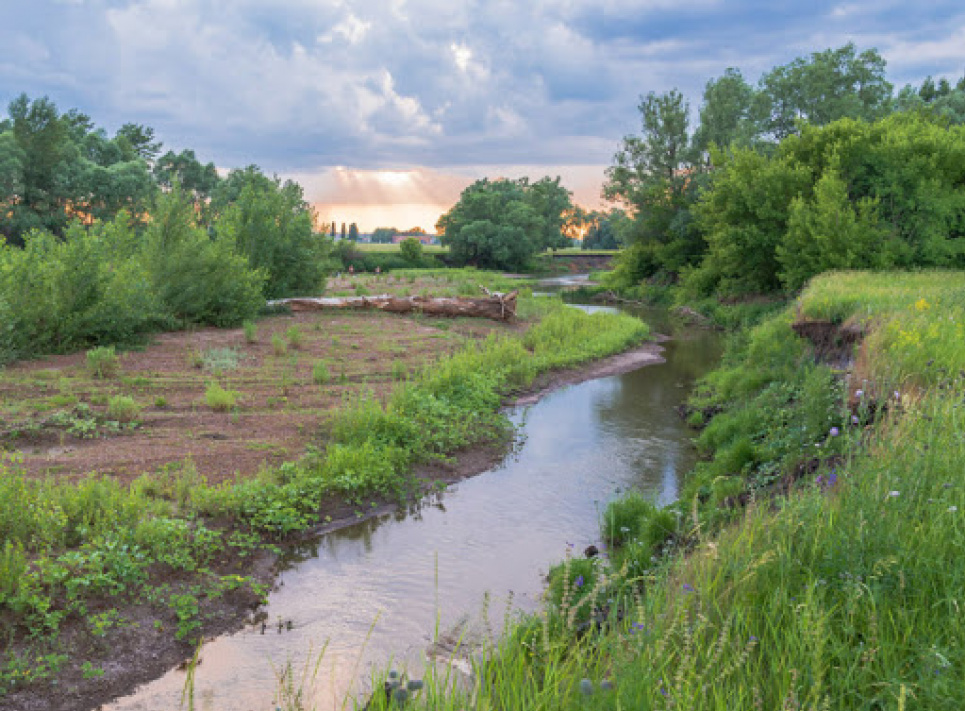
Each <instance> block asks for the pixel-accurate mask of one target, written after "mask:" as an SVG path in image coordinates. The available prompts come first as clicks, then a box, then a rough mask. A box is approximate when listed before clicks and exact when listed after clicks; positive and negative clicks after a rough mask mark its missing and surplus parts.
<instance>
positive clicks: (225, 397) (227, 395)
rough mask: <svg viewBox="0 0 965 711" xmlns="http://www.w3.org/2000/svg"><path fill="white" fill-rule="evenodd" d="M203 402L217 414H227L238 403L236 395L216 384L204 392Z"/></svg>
mask: <svg viewBox="0 0 965 711" xmlns="http://www.w3.org/2000/svg"><path fill="white" fill-rule="evenodd" d="M204 401H205V402H206V403H207V405H208V407H210V408H211V409H212V410H215V411H217V412H227V411H228V410H230V409H232V408H233V407H235V405H237V403H238V393H237V392H235V391H234V390H225V389H224V388H223V387H221V385H219V384H218V383H211V385H209V386H208V389H207V390H205V392H204Z"/></svg>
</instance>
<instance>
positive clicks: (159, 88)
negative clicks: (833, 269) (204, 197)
mask: <svg viewBox="0 0 965 711" xmlns="http://www.w3.org/2000/svg"><path fill="white" fill-rule="evenodd" d="M849 41H850V42H854V43H855V44H856V46H857V48H858V49H859V50H863V49H867V48H871V47H874V48H877V49H878V51H879V52H880V53H881V54H882V56H883V57H884V58H885V59H886V60H887V62H888V71H887V75H888V79H889V80H890V81H891V82H892V83H893V84H895V86H896V87H901V86H903V85H904V84H906V83H918V82H920V81H921V80H922V79H923V78H924V77H925V76H927V75H932V76H934V77H935V78H936V79H937V78H938V77H947V78H949V79H950V80H953V81H956V80H957V79H958V78H959V77H961V76H962V75H963V74H965V4H963V3H961V1H960V0H954V1H945V0H931V1H928V2H924V3H918V4H917V5H915V6H913V5H912V3H909V2H908V1H907V0H901V1H900V2H896V1H893V0H856V1H854V2H847V1H845V2H825V1H823V0H814V1H812V2H799V1H798V0H768V1H765V2H756V1H751V0H743V1H739V2H737V1H727V2H724V1H723V0H718V1H715V0H689V1H688V2H680V0H515V1H512V2H510V1H508V0H358V1H355V0H270V1H268V0H0V47H2V48H3V50H2V52H0V105H3V106H5V105H6V104H7V103H8V102H9V101H10V99H12V98H13V97H14V96H16V95H18V94H20V93H21V92H26V93H27V94H28V95H29V96H31V97H39V96H44V95H46V96H49V97H50V98H51V99H52V100H53V101H54V102H55V103H56V104H57V105H58V107H59V108H60V109H61V110H63V111H66V110H68V109H71V108H77V109H79V110H81V111H83V112H85V113H87V114H88V115H90V116H91V118H92V119H93V120H94V122H95V123H96V124H98V125H100V126H104V127H106V128H107V129H108V130H109V131H111V132H112V131H113V130H115V129H116V128H117V127H119V126H120V125H122V124H124V123H126V122H133V123H140V124H145V125H148V126H151V127H153V128H154V129H155V131H156V133H157V136H158V138H159V139H160V140H162V141H163V142H164V145H165V150H166V149H169V148H170V149H174V150H176V151H180V150H181V149H183V148H192V149H194V150H195V152H196V153H197V155H198V157H199V158H200V159H201V160H202V161H204V162H207V161H214V163H215V164H216V165H217V166H218V167H219V168H222V169H228V168H233V167H242V166H245V165H249V164H256V165H259V166H260V167H261V168H262V169H264V170H265V171H267V172H269V173H277V174H278V175H279V176H281V177H283V178H293V179H296V180H298V181H299V182H300V183H301V184H302V185H303V186H304V187H305V189H306V197H307V198H308V199H309V200H310V201H311V202H313V203H314V204H315V206H316V208H317V209H318V212H319V216H320V217H321V218H322V219H323V220H335V221H337V222H343V221H344V222H357V223H358V224H359V227H360V228H361V229H362V230H363V231H369V230H371V229H373V228H375V227H377V226H394V227H398V228H400V229H406V228H408V227H414V226H421V227H424V228H425V229H427V230H430V231H431V230H432V227H433V225H434V223H435V221H436V219H437V218H438V216H439V215H440V214H441V213H443V212H444V211H445V210H447V209H448V207H450V206H451V205H452V204H453V203H454V202H455V201H456V200H457V199H458V196H459V193H460V191H461V190H462V189H463V188H465V187H466V186H467V185H468V184H470V183H471V182H472V181H473V180H475V179H478V178H481V177H487V176H488V177H521V176H524V175H528V176H530V177H532V178H533V179H538V178H539V177H542V176H543V175H550V176H553V177H555V176H556V175H559V176H561V177H562V179H563V183H564V185H566V186H567V187H568V188H569V189H570V190H572V191H573V192H574V199H575V200H576V201H577V202H579V203H580V204H582V205H584V206H586V207H588V208H597V207H600V206H601V205H602V202H601V200H600V187H601V184H602V182H603V179H604V171H605V169H606V167H607V165H609V164H610V162H611V160H612V157H613V154H614V153H615V152H616V150H617V148H618V146H619V142H620V139H621V138H622V137H623V136H625V135H627V134H630V133H633V132H635V131H637V130H638V127H639V116H638V113H637V109H636V107H637V104H638V103H639V99H640V96H641V95H644V94H646V93H647V92H649V91H656V92H658V93H659V92H663V91H667V90H670V89H672V88H678V89H679V90H680V91H682V92H683V93H684V95H685V96H686V97H687V98H688V99H689V102H690V105H691V109H692V113H694V114H696V111H697V108H698V107H699V103H700V97H701V94H702V91H703V87H704V84H705V83H706V81H707V80H708V79H710V78H712V77H716V76H719V75H721V74H722V73H723V72H724V70H725V69H727V68H728V67H738V68H739V69H741V71H742V72H743V74H744V76H745V78H747V79H748V80H749V81H751V82H752V83H754V82H756V81H757V79H758V78H759V77H760V75H761V74H762V73H763V72H765V71H766V70H768V69H770V68H771V67H773V66H775V65H778V64H785V63H787V62H789V61H791V60H793V59H794V58H795V57H798V56H804V55H807V54H809V53H811V52H815V51H821V50H824V49H827V48H829V47H840V46H841V45H843V44H845V43H847V42H849Z"/></svg>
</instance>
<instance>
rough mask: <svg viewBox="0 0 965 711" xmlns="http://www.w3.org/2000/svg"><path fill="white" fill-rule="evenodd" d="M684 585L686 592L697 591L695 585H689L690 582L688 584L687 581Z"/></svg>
mask: <svg viewBox="0 0 965 711" xmlns="http://www.w3.org/2000/svg"><path fill="white" fill-rule="evenodd" d="M683 587H684V592H695V591H694V586H693V585H689V584H687V583H684V586H683Z"/></svg>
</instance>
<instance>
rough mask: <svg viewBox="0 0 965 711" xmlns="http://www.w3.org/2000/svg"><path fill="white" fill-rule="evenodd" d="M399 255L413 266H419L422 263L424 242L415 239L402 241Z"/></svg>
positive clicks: (410, 238)
mask: <svg viewBox="0 0 965 711" xmlns="http://www.w3.org/2000/svg"><path fill="white" fill-rule="evenodd" d="M399 255H400V256H401V257H402V258H403V259H404V260H405V261H407V262H408V263H409V264H411V265H412V266H418V265H419V264H420V263H421V262H422V242H420V241H419V240H417V239H416V238H415V237H409V238H408V239H404V240H402V243H401V244H400V245H399Z"/></svg>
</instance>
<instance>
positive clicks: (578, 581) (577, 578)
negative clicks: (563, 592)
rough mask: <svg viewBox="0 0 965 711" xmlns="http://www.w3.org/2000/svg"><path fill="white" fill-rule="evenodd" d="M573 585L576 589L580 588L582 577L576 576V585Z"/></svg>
mask: <svg viewBox="0 0 965 711" xmlns="http://www.w3.org/2000/svg"><path fill="white" fill-rule="evenodd" d="M575 584H576V587H578V588H582V587H583V576H582V575H578V576H576V583H575Z"/></svg>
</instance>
